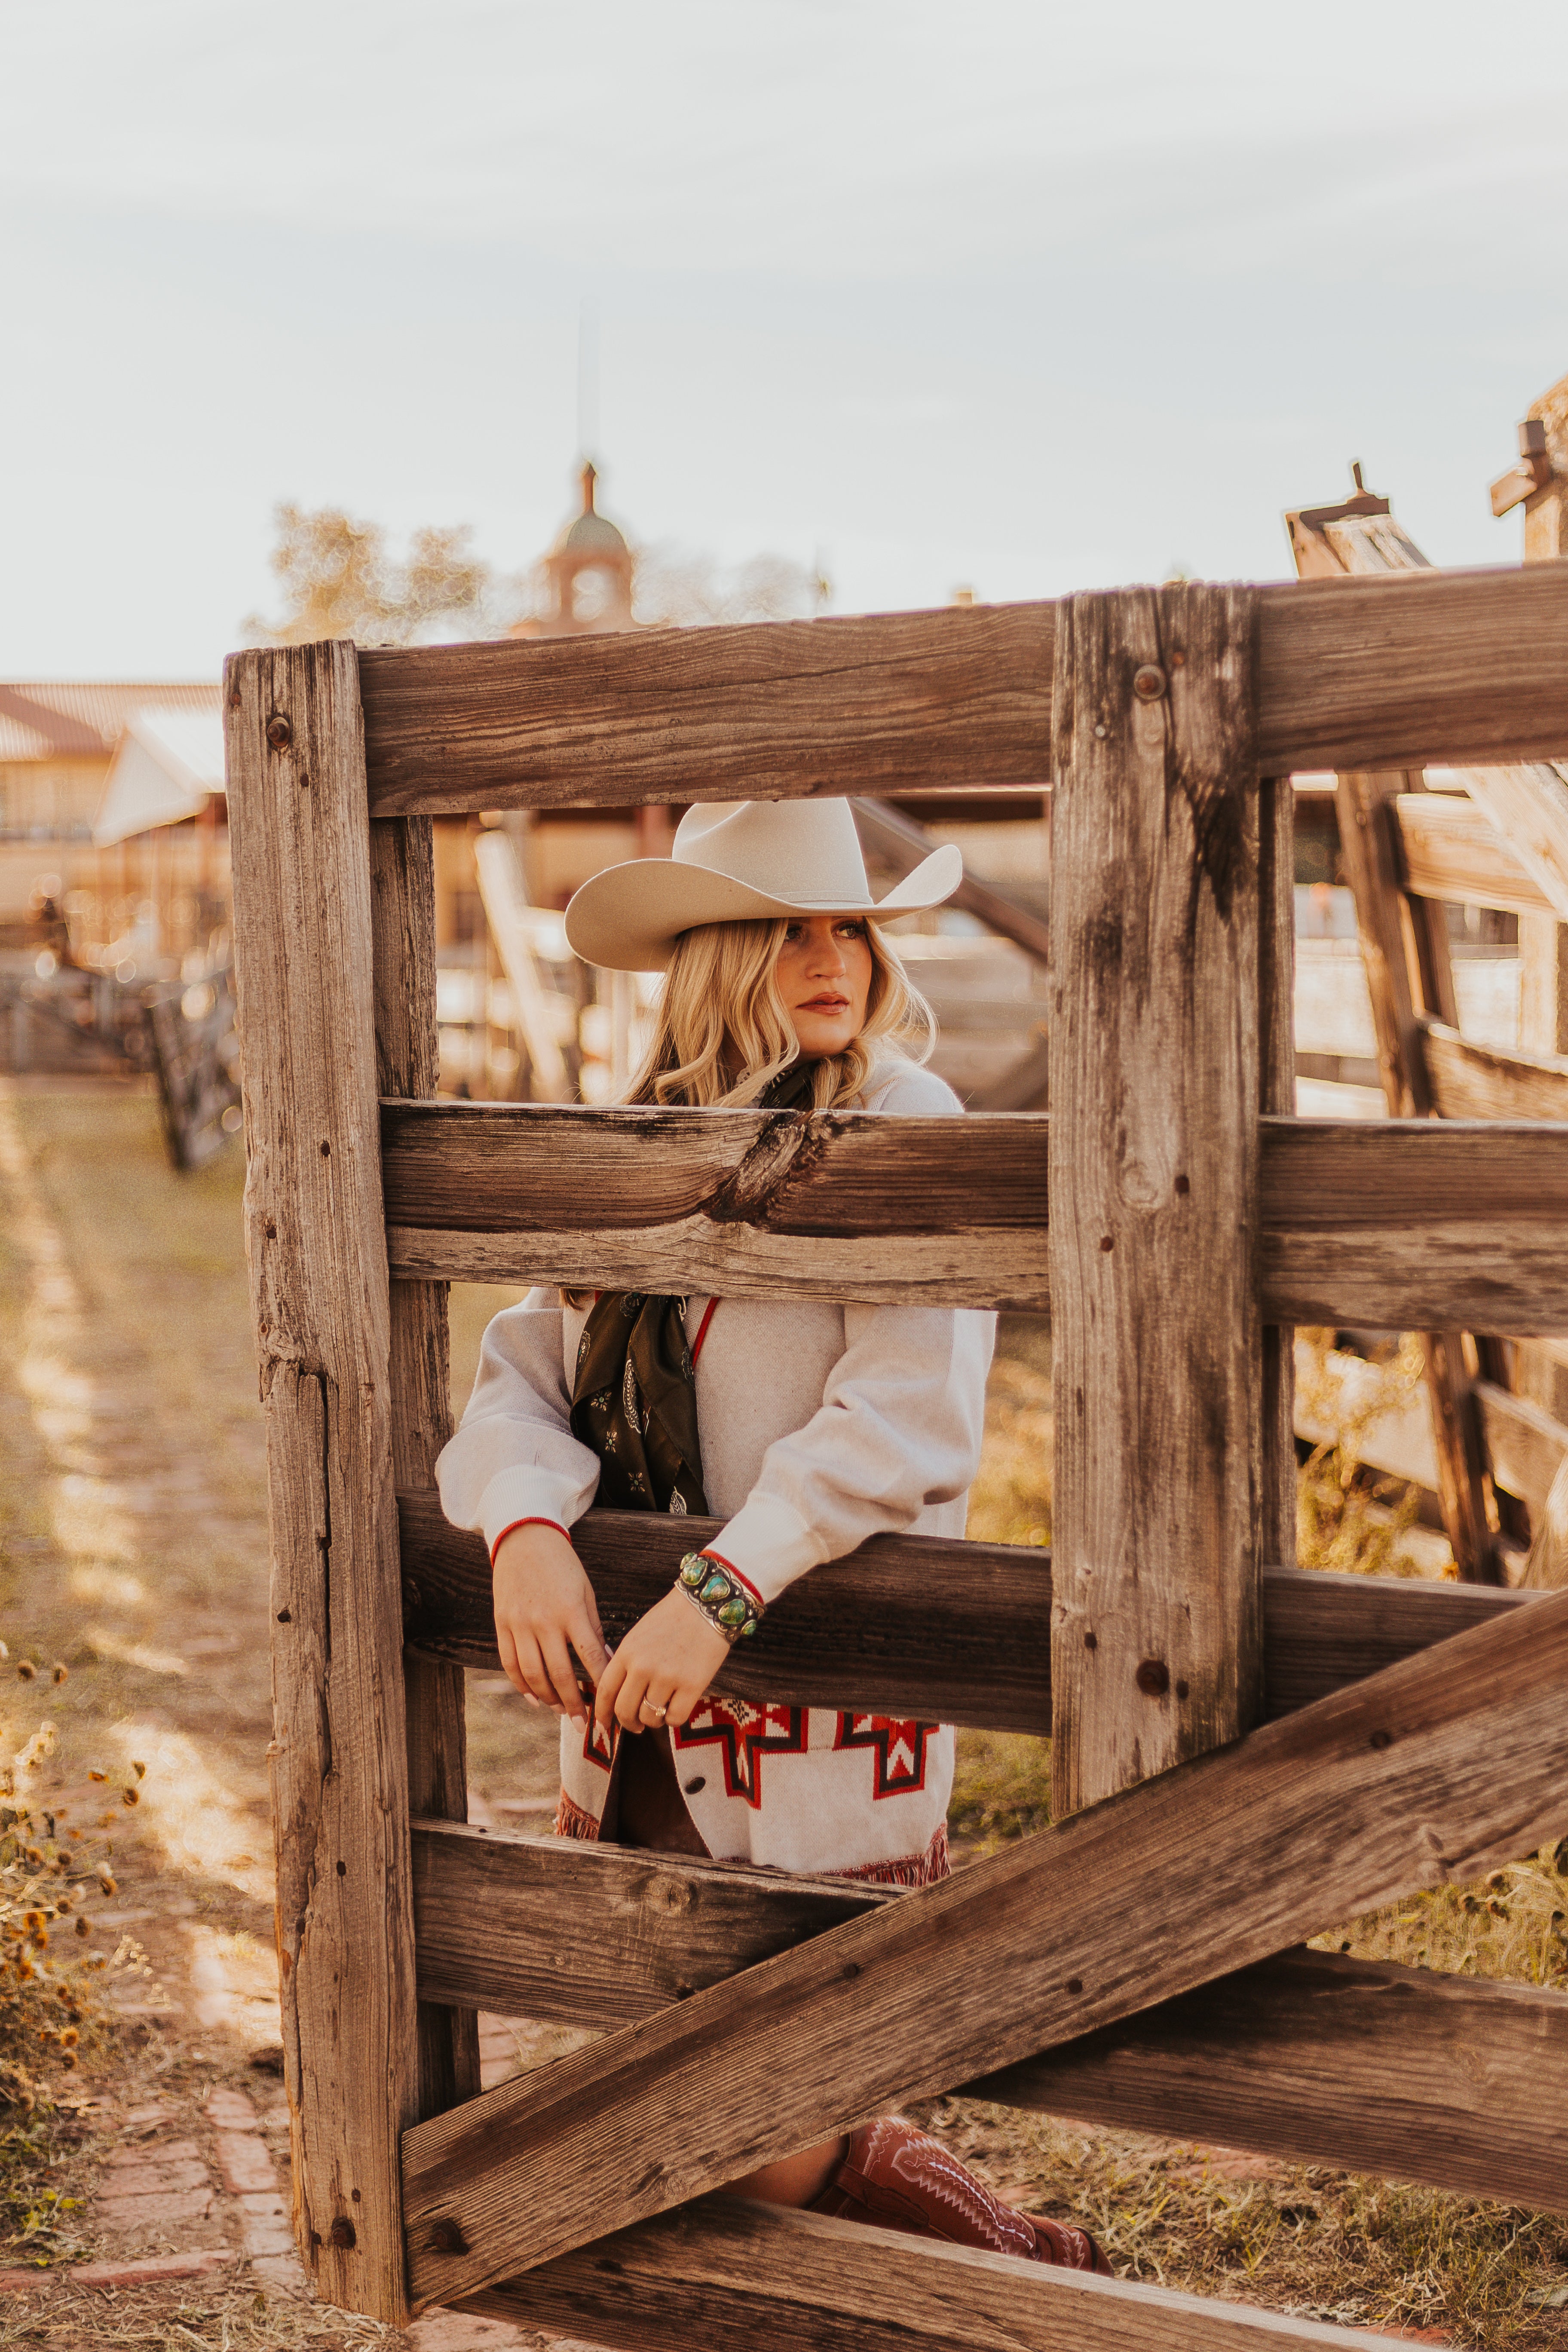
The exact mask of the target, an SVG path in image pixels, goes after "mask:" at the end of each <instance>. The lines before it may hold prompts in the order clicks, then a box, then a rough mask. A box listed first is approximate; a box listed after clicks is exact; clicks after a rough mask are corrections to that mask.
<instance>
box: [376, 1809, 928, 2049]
mask: <svg viewBox="0 0 1568 2352" xmlns="http://www.w3.org/2000/svg"><path fill="white" fill-rule="evenodd" d="M892 1899H893V1896H892V1895H891V1893H890V1891H889V1889H888V1888H886V1887H878V1886H858V1885H855V1884H854V1882H853V1881H852V1880H848V1879H843V1878H840V1879H831V1878H807V1877H795V1876H785V1875H784V1874H782V1873H780V1872H778V1871H765V1870H751V1869H748V1868H746V1867H745V1866H744V1864H740V1863H729V1862H690V1861H688V1860H687V1859H686V1858H685V1857H684V1856H683V1855H676V1854H661V1853H645V1852H641V1851H637V1850H635V1849H633V1848H630V1847H626V1846H614V1845H605V1846H597V1845H584V1844H577V1843H574V1841H573V1840H572V1839H570V1838H553V1837H540V1838H532V1837H524V1836H520V1835H515V1834H512V1833H510V1832H507V1831H505V1830H489V1829H468V1828H463V1829H458V1828H453V1827H451V1826H449V1825H448V1824H447V1823H444V1822H416V1823H415V1825H414V1925H415V1942H416V1952H417V1954H418V1969H419V1987H420V1991H421V1993H422V1994H423V1996H424V1998H425V1999H426V2000H447V2001H458V2002H462V2003H464V2004H466V2005H467V2006H468V2007H469V2008H476V2009H477V2008H482V2009H487V2010H492V2011H497V2012H499V2014H500V2015H501V2016H502V2017H532V2018H548V2019H552V2020H553V2021H556V2022H558V2023H561V2024H566V2025H584V2026H592V2027H595V2028H596V2029H597V2030H598V2031H599V2032H603V2031H604V2030H605V2028H606V2027H608V2026H616V2025H626V2024H629V2023H630V2022H631V2021H633V2020H634V2019H635V2018H640V2017H653V2016H655V2015H657V2014H658V2011H660V2010H661V2009H668V2006H669V2004H670V2003H671V2001H676V2000H686V1999H687V1998H688V1996H689V1994H691V1993H693V1992H695V1991H697V1990H700V1987H702V1986H704V1985H711V1984H721V1983H722V1982H723V1981H724V1979H726V1978H728V1977H731V1976H733V1975H734V1974H735V1972H736V1970H737V1969H746V1968H752V1967H753V1966H754V1965H755V1964H756V1962H757V1961H759V1960H765V1959H771V1958H772V1957H773V1954H774V1953H775V1952H787V1951H793V1950H794V1948H795V1946H796V1945H797V1944H801V1943H805V1941H806V1939H807V1938H808V1937H812V1936H816V1935H820V1934H821V1933H822V1931H823V1930H824V1928H826V1927H837V1925H838V1923H839V1921H840V1920H843V1919H856V1918H858V1917H859V1916H860V1915H861V1914H862V1913H863V1912H866V1911H874V1910H876V1909H878V1908H879V1906H881V1905H882V1904H884V1903H888V1902H889V1901H891V1900H892Z"/></svg>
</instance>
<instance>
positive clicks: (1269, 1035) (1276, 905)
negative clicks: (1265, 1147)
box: [1258, 776, 1296, 1566]
mask: <svg viewBox="0 0 1568 2352" xmlns="http://www.w3.org/2000/svg"><path fill="white" fill-rule="evenodd" d="M1295 845H1296V788H1295V784H1294V782H1292V780H1291V778H1290V777H1289V776H1266V777H1265V778H1264V780H1263V783H1262V786H1261V788H1260V790H1259V793H1258V1108H1259V1109H1260V1110H1262V1111H1264V1112H1272V1113H1273V1114H1275V1115H1276V1116H1282V1117H1285V1118H1291V1117H1293V1116H1294V1114H1295V1109H1296V887H1295V885H1296V848H1295ZM1262 1347H1263V1383H1262V1385H1263V1412H1262V1443H1263V1517H1262V1524H1261V1528H1260V1530H1259V1538H1258V1539H1259V1542H1260V1544H1261V1547H1262V1551H1263V1557H1264V1559H1271V1560H1276V1561H1278V1562H1279V1563H1280V1564H1281V1565H1282V1566H1289V1565H1292V1564H1293V1563H1294V1561H1295V1558H1296V1334H1295V1330H1294V1328H1293V1327H1292V1326H1291V1325H1289V1324H1288V1323H1285V1324H1281V1323H1266V1324H1265V1325H1264V1327H1263V1335H1262Z"/></svg>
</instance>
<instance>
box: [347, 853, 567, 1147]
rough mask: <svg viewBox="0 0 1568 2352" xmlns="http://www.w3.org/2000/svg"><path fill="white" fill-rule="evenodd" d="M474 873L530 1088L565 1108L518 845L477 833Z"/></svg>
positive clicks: (561, 1064)
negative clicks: (504, 979) (525, 1060)
mask: <svg viewBox="0 0 1568 2352" xmlns="http://www.w3.org/2000/svg"><path fill="white" fill-rule="evenodd" d="M474 870H475V872H476V874H477V875H478V877H479V898H480V899H481V900H482V902H483V905H484V910H485V921H486V922H487V924H488V925H489V934H490V937H491V939H492V940H494V941H495V949H496V953H497V954H498V955H499V956H500V963H501V970H502V971H504V972H505V974H506V977H507V985H508V986H509V987H510V990H511V1003H512V1013H513V1014H514V1016H515V1019H516V1022H517V1026H518V1030H519V1032H520V1034H521V1038H522V1042H523V1045H525V1047H526V1048H527V1051H528V1067H529V1085H530V1088H531V1092H532V1093H533V1095H534V1096H535V1097H536V1098H537V1099H539V1100H540V1101H542V1102H563V1101H564V1100H565V1099H566V1098H567V1097H568V1096H569V1095H570V1093H571V1086H570V1082H569V1080H568V1078H567V1075H566V1057H565V1055H563V1052H562V1051H561V1047H560V1045H559V1043H558V1041H557V1039H556V1035H555V1031H554V1029H553V1028H552V1025H551V1008H550V1006H549V1004H548V1003H546V1001H545V989H544V982H542V979H541V978H540V974H539V965H538V963H537V961H535V958H534V953H533V945H532V942H531V940H530V938H529V935H528V924H527V920H526V916H527V908H528V901H527V898H525V897H524V895H523V888H522V876H521V871H520V868H519V863H518V854H517V848H516V845H515V844H514V843H513V842H512V841H511V840H510V837H509V836H508V835H506V834H504V833H500V832H489V833H481V834H480V835H479V839H478V840H477V841H476V842H475V844H474ZM387 1091H388V1092H389V1093H390V1092H391V1089H390V1088H388V1090H387Z"/></svg>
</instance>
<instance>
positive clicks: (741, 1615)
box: [719, 1594, 748, 1625]
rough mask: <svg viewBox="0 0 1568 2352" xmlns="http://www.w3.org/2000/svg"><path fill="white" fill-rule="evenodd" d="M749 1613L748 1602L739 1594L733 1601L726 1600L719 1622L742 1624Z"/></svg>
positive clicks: (723, 1623) (722, 1623)
mask: <svg viewBox="0 0 1568 2352" xmlns="http://www.w3.org/2000/svg"><path fill="white" fill-rule="evenodd" d="M747 1614H748V1612H747V1608H746V1604H745V1602H744V1601H742V1599H741V1598H740V1596H739V1594H737V1595H736V1597H735V1599H734V1600H733V1601H725V1603H724V1606H723V1607H722V1609H721V1610H720V1612H719V1622H720V1624H721V1625H742V1624H744V1622H745V1621H746V1617H747Z"/></svg>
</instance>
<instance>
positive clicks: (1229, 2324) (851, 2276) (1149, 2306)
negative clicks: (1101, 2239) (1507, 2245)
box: [463, 2198, 1397, 2352]
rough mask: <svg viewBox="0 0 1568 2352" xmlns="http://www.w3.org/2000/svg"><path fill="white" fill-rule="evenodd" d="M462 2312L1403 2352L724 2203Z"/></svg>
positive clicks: (690, 2332)
mask: <svg viewBox="0 0 1568 2352" xmlns="http://www.w3.org/2000/svg"><path fill="white" fill-rule="evenodd" d="M463 2307H464V2309H466V2310H469V2311H474V2312H477V2313H479V2314H481V2315H485V2316H488V2317H489V2318H492V2319H499V2320H504V2321H510V2322H511V2323H512V2324H513V2325H515V2326H520V2327H522V2328H525V2329H529V2330H533V2331H542V2332H543V2333H545V2334H546V2335H549V2336H554V2335H556V2334H557V2333H560V2332H562V2331H564V2332H566V2334H567V2335H568V2336H571V2337H572V2338H574V2339H575V2338H577V2337H579V2336H582V2335H584V2334H588V2335H591V2336H592V2337H593V2340H594V2342H595V2344H605V2345H612V2346H625V2347H626V2352H690V2347H691V2345H692V2343H693V2342H694V2341H700V2342H701V2343H702V2344H703V2345H704V2346H705V2347H710V2352H757V2347H758V2346H759V2345H764V2346H766V2347H768V2352H868V2347H872V2346H875V2347H876V2352H938V2347H940V2352H998V2347H1003V2346H1005V2347H1008V2352H1151V2347H1155V2346H1157V2347H1159V2352H1397V2346H1396V2343H1395V2339H1394V2337H1392V2336H1382V2335H1374V2334H1371V2333H1369V2332H1368V2331H1367V2330H1366V2329H1364V2328H1360V2327H1358V2328H1354V2329H1352V2328H1345V2327H1337V2326H1324V2325H1323V2324H1321V2322H1318V2321H1315V2320H1310V2319H1298V2318H1294V2317H1291V2316H1289V2315H1286V2314H1283V2313H1280V2312H1274V2311H1261V2310H1258V2309H1255V2308H1253V2307H1251V2306H1249V2305H1246V2304H1238V2303H1218V2302H1210V2301H1207V2300H1205V2299H1200V2298H1199V2297H1197V2296H1193V2295H1183V2294H1173V2293H1172V2292H1170V2291H1169V2290H1168V2289H1166V2288H1163V2287H1155V2286H1145V2285H1142V2284H1138V2283H1136V2282H1133V2281H1131V2280H1123V2279H1101V2278H1094V2277H1092V2276H1089V2275H1087V2274H1086V2273H1082V2272H1079V2271H1064V2270H1057V2269H1053V2268H1047V2267H1045V2266H1043V2265H1041V2264H1038V2263H1020V2262H1016V2261H1013V2260H1010V2259H1009V2258H1008V2257H1007V2256H1006V2255H1005V2254H984V2253H978V2252H973V2251H972V2250H971V2249H970V2248H968V2247H966V2246H950V2245H944V2244H943V2243H942V2242H940V2241H939V2240H935V2239H928V2238H913V2237H908V2236H905V2235H904V2234H903V2233H902V2232H895V2231H890V2230H878V2229H870V2228H867V2227H865V2226H864V2225H863V2224H861V2223H859V2222H855V2221H828V2220H827V2219H826V2218H825V2217H824V2216H822V2215H820V2214H815V2213H791V2212H786V2211H784V2210H783V2209H782V2208H780V2207H778V2206H774V2205H752V2204H743V2203H742V2202H741V2201H740V2200H731V2199H717V2198H713V2199H707V2200H704V2201H703V2202H702V2203H701V2204H700V2205H699V2206H696V2207H694V2208H692V2209H691V2210H688V2211H685V2212H680V2213H670V2214H666V2215H664V2216H662V2217H661V2218H660V2219H659V2220H658V2221H648V2222H644V2223H643V2224H642V2225H641V2226H640V2227H639V2228H637V2229H635V2230H627V2231H623V2232H620V2233H618V2234H617V2235H616V2236H615V2237H614V2238H610V2239H607V2240H605V2242H603V2243H601V2244H599V2245H595V2246H591V2247H588V2248H585V2249H584V2251H583V2252H579V2253H574V2254H568V2255H564V2256H563V2257H561V2258H559V2259H558V2260H557V2261H555V2262H552V2263H548V2264H547V2265H545V2266H544V2267H543V2268H542V2269H540V2270H535V2271H531V2272H530V2273H528V2275H527V2277H526V2278H517V2279H509V2280H508V2281H507V2282H506V2284H505V2285H504V2286H500V2287H493V2288H491V2289H489V2291H488V2292H487V2293H485V2294H479V2295H475V2296H473V2297H471V2298H469V2299H468V2300H467V2301H466V2302H465V2304H464V2305H463Z"/></svg>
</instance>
